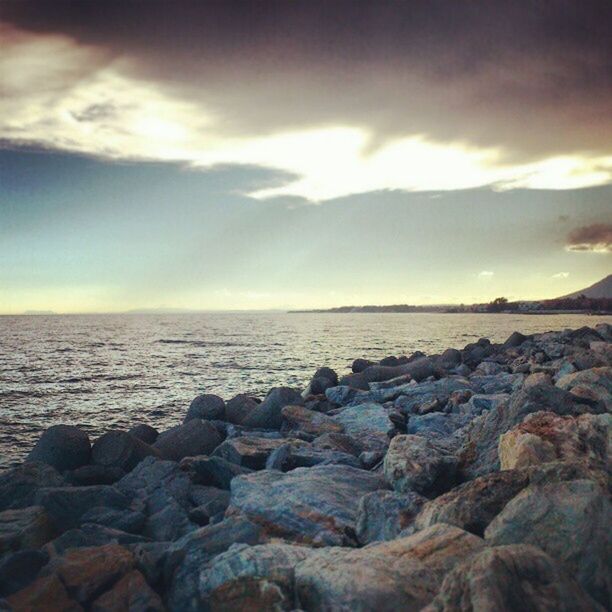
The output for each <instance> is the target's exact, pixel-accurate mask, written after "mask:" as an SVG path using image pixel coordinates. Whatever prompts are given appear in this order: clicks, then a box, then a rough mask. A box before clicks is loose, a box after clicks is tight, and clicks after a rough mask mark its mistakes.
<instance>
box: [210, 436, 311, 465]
mask: <svg viewBox="0 0 612 612" xmlns="http://www.w3.org/2000/svg"><path fill="white" fill-rule="evenodd" d="M286 443H287V440H285V439H283V438H281V439H270V438H232V439H231V440H226V441H225V442H223V444H221V445H220V446H219V447H218V448H217V449H215V452H214V453H213V457H221V458H222V459H225V460H226V461H229V462H231V463H235V464H236V465H239V466H241V467H246V468H249V469H251V470H263V469H264V468H265V467H266V461H267V460H268V457H269V456H270V455H271V454H272V452H273V451H275V450H276V449H277V448H279V447H280V446H283V445H284V444H286ZM295 444H302V445H306V444H307V443H306V442H300V441H299V440H296V441H295Z"/></svg>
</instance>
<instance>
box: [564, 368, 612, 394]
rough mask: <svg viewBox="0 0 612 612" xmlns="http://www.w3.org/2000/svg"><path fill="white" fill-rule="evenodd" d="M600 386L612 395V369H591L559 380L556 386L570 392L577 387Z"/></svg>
mask: <svg viewBox="0 0 612 612" xmlns="http://www.w3.org/2000/svg"><path fill="white" fill-rule="evenodd" d="M584 384H587V385H599V386H601V387H604V388H605V389H606V390H607V391H608V392H609V393H612V367H601V368H591V369H589V370H582V371H580V372H574V373H573V374H567V375H566V376H563V377H561V378H559V380H557V382H556V386H557V387H559V388H560V389H564V390H566V391H570V390H571V389H572V388H573V387H575V386H576V385H584Z"/></svg>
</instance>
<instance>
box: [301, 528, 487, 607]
mask: <svg viewBox="0 0 612 612" xmlns="http://www.w3.org/2000/svg"><path fill="white" fill-rule="evenodd" d="M483 547H484V542H483V541H482V540H481V539H480V538H478V537H476V536H475V535H472V534H471V533H467V532H465V531H462V530H461V529H458V528H457V527H452V526H450V525H435V526H434V527H431V528H430V529H427V530H425V531H421V532H419V533H417V534H414V535H412V536H409V537H405V538H399V539H397V540H391V541H390V542H383V543H380V544H371V545H370V546H367V547H365V548H359V549H346V548H340V547H331V548H325V549H323V550H321V551H320V552H316V553H315V554H312V555H310V556H309V558H308V559H306V560H305V561H302V562H301V563H299V564H298V565H297V566H296V568H295V585H296V592H297V598H298V602H299V604H300V606H301V608H302V609H303V610H305V611H306V612H310V611H315V610H351V611H353V610H354V611H356V612H366V611H368V612H369V611H372V610H376V611H377V612H386V611H395V610H411V611H412V610H415V611H416V610H420V609H421V608H422V607H423V606H425V605H427V604H428V603H429V602H430V601H431V600H432V599H433V598H434V596H435V595H436V593H437V592H438V590H439V588H440V585H441V584H442V580H443V579H444V576H445V575H446V574H447V573H448V572H449V571H450V570H451V569H452V568H453V567H454V566H455V565H456V564H457V563H459V562H461V561H463V560H464V559H466V558H467V557H469V556H470V555H472V554H473V553H474V552H476V551H478V550H480V549H481V548H483Z"/></svg>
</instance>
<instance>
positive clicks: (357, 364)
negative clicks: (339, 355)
mask: <svg viewBox="0 0 612 612" xmlns="http://www.w3.org/2000/svg"><path fill="white" fill-rule="evenodd" d="M371 365H374V362H373V361H370V360H369V359H355V361H353V365H352V366H351V370H352V371H353V373H354V374H359V373H360V372H363V371H364V370H365V369H366V368H369V367H370V366H371Z"/></svg>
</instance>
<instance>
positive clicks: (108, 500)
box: [35, 485, 130, 532]
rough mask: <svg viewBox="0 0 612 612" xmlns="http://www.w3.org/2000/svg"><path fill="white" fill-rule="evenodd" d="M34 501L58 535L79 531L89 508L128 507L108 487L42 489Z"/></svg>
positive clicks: (123, 498)
mask: <svg viewBox="0 0 612 612" xmlns="http://www.w3.org/2000/svg"><path fill="white" fill-rule="evenodd" d="M35 500H36V504H37V505H40V506H43V508H44V509H45V511H46V512H47V515H48V517H49V520H50V522H51V525H52V526H53V528H54V529H56V530H57V531H58V532H62V531H66V530H68V529H72V528H74V527H78V526H79V525H80V524H81V517H82V516H83V515H84V514H85V513H86V512H87V511H88V510H89V509H90V508H94V507H96V506H107V507H109V508H116V509H118V510H123V509H125V508H127V507H128V506H129V503H130V500H129V499H128V498H127V497H126V496H125V495H123V493H121V492H120V491H119V490H118V489H116V488H115V487H113V486H110V485H98V486H93V487H53V488H45V489H40V490H39V491H38V493H37V495H36V497H35Z"/></svg>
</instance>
